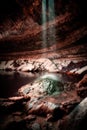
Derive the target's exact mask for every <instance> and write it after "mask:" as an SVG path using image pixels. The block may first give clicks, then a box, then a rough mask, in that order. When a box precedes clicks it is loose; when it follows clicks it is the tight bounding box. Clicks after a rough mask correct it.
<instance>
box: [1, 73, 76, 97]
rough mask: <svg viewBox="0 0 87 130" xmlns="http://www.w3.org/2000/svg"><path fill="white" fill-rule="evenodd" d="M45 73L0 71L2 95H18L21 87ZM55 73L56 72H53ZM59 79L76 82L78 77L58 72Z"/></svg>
mask: <svg viewBox="0 0 87 130" xmlns="http://www.w3.org/2000/svg"><path fill="white" fill-rule="evenodd" d="M43 74H44V73H27V72H6V71H0V97H3V98H6V97H10V96H16V95H17V91H18V89H19V88H20V87H22V86H24V85H26V84H28V83H30V82H32V81H34V80H35V79H36V78H38V77H40V76H42V75H43ZM53 74H54V73H53ZM56 75H57V76H58V79H59V81H61V82H62V83H64V82H76V81H75V80H76V78H74V77H70V76H68V75H65V74H56Z"/></svg>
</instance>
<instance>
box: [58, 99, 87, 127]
mask: <svg viewBox="0 0 87 130" xmlns="http://www.w3.org/2000/svg"><path fill="white" fill-rule="evenodd" d="M86 120H87V98H85V99H84V100H82V102H81V103H80V104H79V105H78V106H77V107H76V108H75V109H74V110H73V111H72V112H71V113H70V114H69V115H68V117H66V118H65V119H64V122H62V123H63V124H62V126H61V127H60V128H61V129H60V130H62V129H63V130H70V129H71V130H82V129H84V130H86V129H87V123H86Z"/></svg>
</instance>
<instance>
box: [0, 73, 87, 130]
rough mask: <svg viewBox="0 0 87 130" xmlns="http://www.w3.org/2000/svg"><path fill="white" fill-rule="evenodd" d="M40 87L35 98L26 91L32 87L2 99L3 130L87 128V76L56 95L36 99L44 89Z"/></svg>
mask: <svg viewBox="0 0 87 130" xmlns="http://www.w3.org/2000/svg"><path fill="white" fill-rule="evenodd" d="M33 85H34V84H33V83H32V84H31V86H33ZM38 85H39V84H38V83H37V85H36V87H34V88H33V89H32V95H31V94H28V93H27V91H25V88H27V89H29V84H28V85H27V86H26V87H25V86H22V87H21V89H19V96H17V97H9V98H0V116H1V119H0V129H1V130H9V129H21V130H25V129H27V130H50V129H51V130H62V129H63V130H66V129H67V130H69V129H70V127H71V130H79V128H80V127H81V128H82V127H84V126H83V124H84V123H85V121H84V122H83V119H84V120H86V115H87V98H86V96H87V75H85V76H84V77H83V78H82V79H81V80H80V81H79V82H78V83H76V84H67V86H66V87H64V89H63V91H62V92H61V93H60V94H56V95H52V94H51V95H48V94H46V95H44V92H42V94H41V93H38V94H39V95H38V96H36V95H37V91H39V90H40V88H39V90H38V89H36V88H38ZM51 85H52V84H51ZM41 86H42V84H41ZM67 88H68V89H67ZM34 89H35V90H34ZM20 91H21V93H20ZM23 91H25V94H23ZM33 91H36V93H34V92H33ZM83 113H84V114H83ZM73 117H74V118H73ZM78 118H79V119H78ZM77 121H78V123H76V122H77ZM85 125H86V124H85ZM86 128H87V127H86ZM84 130H85V129H84Z"/></svg>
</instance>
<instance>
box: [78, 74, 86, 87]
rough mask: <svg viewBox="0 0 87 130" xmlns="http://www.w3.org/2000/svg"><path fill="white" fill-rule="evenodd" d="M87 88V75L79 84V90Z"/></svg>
mask: <svg viewBox="0 0 87 130" xmlns="http://www.w3.org/2000/svg"><path fill="white" fill-rule="evenodd" d="M81 87H87V74H86V75H84V77H83V78H82V79H81V81H79V82H78V83H77V88H81Z"/></svg>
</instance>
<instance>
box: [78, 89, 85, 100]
mask: <svg viewBox="0 0 87 130" xmlns="http://www.w3.org/2000/svg"><path fill="white" fill-rule="evenodd" d="M77 94H78V96H80V97H81V98H85V97H87V88H84V87H82V88H79V89H77Z"/></svg>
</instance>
